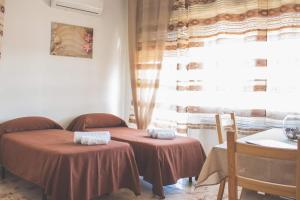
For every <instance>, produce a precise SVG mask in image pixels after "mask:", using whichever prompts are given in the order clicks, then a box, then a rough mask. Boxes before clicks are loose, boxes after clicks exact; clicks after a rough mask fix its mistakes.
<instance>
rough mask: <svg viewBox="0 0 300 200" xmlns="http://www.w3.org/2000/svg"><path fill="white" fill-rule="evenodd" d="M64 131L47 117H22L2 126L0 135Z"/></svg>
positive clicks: (0, 126)
mask: <svg viewBox="0 0 300 200" xmlns="http://www.w3.org/2000/svg"><path fill="white" fill-rule="evenodd" d="M45 129H63V128H62V127H61V126H60V125H59V124H58V123H56V122H54V121H52V120H51V119H48V118H45V117H22V118H17V119H13V120H10V121H7V122H4V123H2V124H0V135H2V134H5V133H12V132H21V131H33V130H45Z"/></svg>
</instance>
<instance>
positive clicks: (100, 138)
mask: <svg viewBox="0 0 300 200" xmlns="http://www.w3.org/2000/svg"><path fill="white" fill-rule="evenodd" d="M110 140H111V136H110V133H109V132H108V131H99V132H75V133H74V143H77V144H85V145H95V144H108V143H109V141H110Z"/></svg>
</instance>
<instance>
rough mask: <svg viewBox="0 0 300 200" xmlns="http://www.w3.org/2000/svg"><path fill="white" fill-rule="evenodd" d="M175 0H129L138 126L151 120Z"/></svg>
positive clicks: (132, 65)
mask: <svg viewBox="0 0 300 200" xmlns="http://www.w3.org/2000/svg"><path fill="white" fill-rule="evenodd" d="M171 2H172V0H163V1H161V0H130V1H128V3H129V13H128V15H129V58H130V72H131V87H132V96H133V101H132V102H133V108H134V112H133V113H134V115H132V116H133V118H134V120H135V123H136V125H137V128H139V129H146V128H147V127H148V125H149V123H150V121H151V118H152V112H153V109H154V104H155V99H156V91H157V88H158V85H159V73H160V70H161V63H162V60H163V54H164V47H165V40H166V37H167V29H168V22H169V19H170V12H171V6H172V3H171Z"/></svg>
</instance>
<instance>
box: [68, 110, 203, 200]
mask: <svg viewBox="0 0 300 200" xmlns="http://www.w3.org/2000/svg"><path fill="white" fill-rule="evenodd" d="M97 126H98V127H97ZM99 127H100V128H99ZM68 129H69V130H72V131H99V130H100V131H101V130H108V131H109V132H110V133H111V136H112V139H113V140H117V141H121V142H127V143H129V144H130V145H131V146H132V148H133V151H134V154H135V158H136V161H137V165H138V169H139V173H140V175H141V176H143V178H144V180H146V181H147V182H149V183H151V184H152V185H153V192H154V194H156V195H159V196H161V197H164V192H163V186H165V185H170V184H175V183H176V182H177V180H178V179H180V178H186V177H194V176H198V174H199V173H200V171H201V168H202V166H203V164H204V161H205V159H206V155H205V152H204V150H203V148H202V145H201V143H200V142H199V141H198V140H196V139H192V138H189V137H176V138H175V139H173V140H159V139H152V138H150V137H149V136H148V135H147V133H146V131H141V130H136V129H131V128H128V127H127V126H126V123H125V122H124V121H123V120H121V119H119V118H117V117H116V116H113V115H109V114H87V115H82V116H79V117H78V118H76V119H75V120H74V121H73V122H72V123H71V124H70V126H69V127H68Z"/></svg>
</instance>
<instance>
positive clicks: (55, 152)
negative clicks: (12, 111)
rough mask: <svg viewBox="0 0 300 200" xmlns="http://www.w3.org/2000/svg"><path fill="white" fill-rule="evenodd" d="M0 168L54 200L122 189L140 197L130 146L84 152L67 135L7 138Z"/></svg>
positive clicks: (85, 198) (84, 199) (0, 145)
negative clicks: (37, 187) (28, 182)
mask: <svg viewBox="0 0 300 200" xmlns="http://www.w3.org/2000/svg"><path fill="white" fill-rule="evenodd" d="M0 150H1V151H0V156H1V163H2V164H3V165H4V167H5V168H6V169H8V170H9V171H10V172H12V173H13V174H15V175H17V176H19V177H22V178H24V179H25V180H28V181H30V182H32V183H35V184H37V185H39V186H41V187H42V188H43V189H44V190H45V193H46V194H47V195H50V197H51V199H53V200H90V199H92V198H95V197H98V196H101V195H103V194H108V193H111V192H114V191H117V190H119V189H120V188H129V189H131V190H132V191H134V193H135V194H137V195H138V194H140V184H139V177H138V171H137V166H136V162H135V158H134V154H133V151H132V148H131V147H130V145H129V144H126V143H121V142H117V141H111V142H110V143H109V144H108V145H95V146H82V145H78V144H74V143H73V134H72V133H71V132H68V131H63V130H39V131H28V132H18V133H9V134H5V135H2V137H1V140H0Z"/></svg>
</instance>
